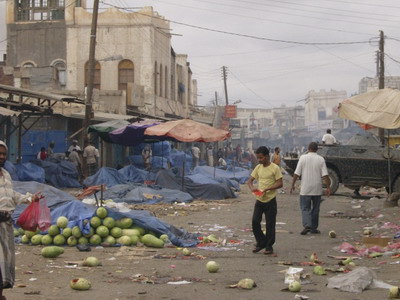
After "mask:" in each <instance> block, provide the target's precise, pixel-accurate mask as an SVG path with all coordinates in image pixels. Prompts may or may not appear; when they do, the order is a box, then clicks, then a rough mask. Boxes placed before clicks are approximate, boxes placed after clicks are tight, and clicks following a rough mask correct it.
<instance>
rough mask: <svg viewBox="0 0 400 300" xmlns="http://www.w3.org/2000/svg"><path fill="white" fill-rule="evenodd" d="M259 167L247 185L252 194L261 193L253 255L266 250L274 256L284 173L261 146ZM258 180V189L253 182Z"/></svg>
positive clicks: (254, 230) (256, 205)
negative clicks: (276, 225)
mask: <svg viewBox="0 0 400 300" xmlns="http://www.w3.org/2000/svg"><path fill="white" fill-rule="evenodd" d="M256 156H257V159H258V163H259V164H258V165H257V166H256V167H255V169H254V170H253V172H252V173H251V176H250V179H249V180H248V182H247V184H248V186H249V188H250V190H251V191H252V192H258V191H261V194H260V195H257V196H256V203H255V205H254V211H253V218H252V227H253V234H254V237H255V239H256V246H255V248H254V249H253V253H257V252H259V251H261V250H262V249H264V248H265V251H264V254H273V253H274V249H273V247H272V246H273V245H274V244H275V223H276V214H277V211H278V210H277V203H276V195H277V189H279V188H281V187H282V185H283V183H282V173H281V170H280V168H279V167H278V166H277V165H275V164H273V163H271V162H270V157H269V150H268V148H267V147H265V146H261V147H259V148H258V149H257V150H256ZM254 180H257V182H258V189H257V188H255V187H254V185H253V182H254ZM263 214H264V215H265V223H266V224H265V227H266V228H265V229H266V231H265V234H264V233H263V231H262V229H261V220H262V216H263Z"/></svg>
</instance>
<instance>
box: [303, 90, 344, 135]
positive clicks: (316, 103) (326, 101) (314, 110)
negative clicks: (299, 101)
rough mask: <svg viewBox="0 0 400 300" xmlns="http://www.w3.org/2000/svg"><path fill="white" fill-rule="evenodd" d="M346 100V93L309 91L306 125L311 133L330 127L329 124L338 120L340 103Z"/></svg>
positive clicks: (306, 100) (306, 102)
mask: <svg viewBox="0 0 400 300" xmlns="http://www.w3.org/2000/svg"><path fill="white" fill-rule="evenodd" d="M346 98H347V92H346V91H335V90H330V91H325V90H320V91H319V92H316V91H314V90H311V91H309V92H308V93H307V95H306V97H305V106H304V108H305V125H306V126H309V127H310V131H314V130H319V129H325V127H329V125H327V124H332V120H335V119H338V106H339V103H340V102H341V101H343V100H345V99H346Z"/></svg>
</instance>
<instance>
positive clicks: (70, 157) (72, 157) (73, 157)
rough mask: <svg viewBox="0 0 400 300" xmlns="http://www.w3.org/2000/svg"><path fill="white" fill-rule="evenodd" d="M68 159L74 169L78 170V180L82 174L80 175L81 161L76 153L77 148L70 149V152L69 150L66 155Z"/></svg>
mask: <svg viewBox="0 0 400 300" xmlns="http://www.w3.org/2000/svg"><path fill="white" fill-rule="evenodd" d="M68 160H69V161H70V162H72V163H73V164H74V165H75V167H76V171H77V172H78V180H79V181H80V180H81V179H82V177H83V176H82V163H81V158H80V157H79V154H78V150H76V149H74V150H72V152H70V153H69V155H68Z"/></svg>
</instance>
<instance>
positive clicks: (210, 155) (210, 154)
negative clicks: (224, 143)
mask: <svg viewBox="0 0 400 300" xmlns="http://www.w3.org/2000/svg"><path fill="white" fill-rule="evenodd" d="M207 165H208V166H210V167H213V166H214V150H213V147H212V146H211V145H210V146H208V149H207Z"/></svg>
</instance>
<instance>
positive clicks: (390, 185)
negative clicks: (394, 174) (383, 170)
mask: <svg viewBox="0 0 400 300" xmlns="http://www.w3.org/2000/svg"><path fill="white" fill-rule="evenodd" d="M389 137H390V133H389V129H388V130H387V153H388V180H389V196H390V194H391V193H392V180H391V176H390V148H389V146H390V145H389Z"/></svg>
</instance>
